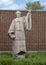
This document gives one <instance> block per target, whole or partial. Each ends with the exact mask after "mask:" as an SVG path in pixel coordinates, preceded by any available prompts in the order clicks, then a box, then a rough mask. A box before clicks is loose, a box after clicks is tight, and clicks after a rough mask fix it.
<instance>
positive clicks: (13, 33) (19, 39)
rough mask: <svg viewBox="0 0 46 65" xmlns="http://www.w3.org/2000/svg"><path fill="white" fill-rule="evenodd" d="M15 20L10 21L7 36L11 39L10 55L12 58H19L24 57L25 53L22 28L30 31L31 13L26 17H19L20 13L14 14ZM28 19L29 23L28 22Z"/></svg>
mask: <svg viewBox="0 0 46 65" xmlns="http://www.w3.org/2000/svg"><path fill="white" fill-rule="evenodd" d="M16 16H17V17H16V18H15V19H13V20H12V23H11V25H10V28H9V30H8V34H9V36H10V37H11V39H13V44H12V53H13V56H15V55H16V56H17V57H20V58H24V57H25V53H26V40H25V30H24V27H25V28H26V29H28V30H31V27H32V25H31V12H30V11H29V12H28V13H27V16H23V17H21V12H20V11H17V12H16ZM28 19H29V21H28Z"/></svg>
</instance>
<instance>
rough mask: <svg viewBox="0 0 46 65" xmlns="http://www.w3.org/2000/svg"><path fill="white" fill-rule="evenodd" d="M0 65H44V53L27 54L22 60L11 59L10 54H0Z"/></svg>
mask: <svg viewBox="0 0 46 65" xmlns="http://www.w3.org/2000/svg"><path fill="white" fill-rule="evenodd" d="M0 65H46V52H45V51H43V52H27V53H26V55H25V58H24V59H19V58H16V57H15V58H13V57H12V54H11V53H0Z"/></svg>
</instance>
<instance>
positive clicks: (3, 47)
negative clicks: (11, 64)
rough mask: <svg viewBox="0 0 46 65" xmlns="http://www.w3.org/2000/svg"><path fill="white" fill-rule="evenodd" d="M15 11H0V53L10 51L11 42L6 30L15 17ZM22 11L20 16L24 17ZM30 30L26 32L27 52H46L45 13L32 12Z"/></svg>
mask: <svg viewBox="0 0 46 65" xmlns="http://www.w3.org/2000/svg"><path fill="white" fill-rule="evenodd" d="M15 12H16V11H11V10H0V51H11V50H12V40H11V39H10V38H9V36H8V29H9V26H10V24H11V22H12V20H13V19H14V18H15V17H16V16H15ZM26 13H27V12H26V11H22V16H23V15H26ZM31 13H32V30H30V31H27V30H25V32H26V47H27V50H29V51H37V50H38V51H39V50H46V12H45V11H32V12H31Z"/></svg>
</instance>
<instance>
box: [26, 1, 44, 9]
mask: <svg viewBox="0 0 46 65" xmlns="http://www.w3.org/2000/svg"><path fill="white" fill-rule="evenodd" d="M29 8H32V10H43V9H44V5H42V6H41V3H40V2H39V1H36V2H33V3H31V2H28V3H26V9H27V10H28V9H29Z"/></svg>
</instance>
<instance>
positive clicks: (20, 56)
mask: <svg viewBox="0 0 46 65" xmlns="http://www.w3.org/2000/svg"><path fill="white" fill-rule="evenodd" d="M17 57H18V58H21V59H23V58H25V55H17Z"/></svg>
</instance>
